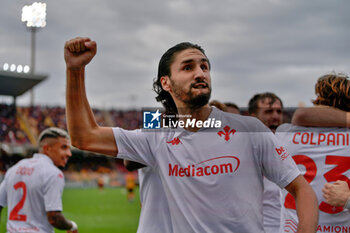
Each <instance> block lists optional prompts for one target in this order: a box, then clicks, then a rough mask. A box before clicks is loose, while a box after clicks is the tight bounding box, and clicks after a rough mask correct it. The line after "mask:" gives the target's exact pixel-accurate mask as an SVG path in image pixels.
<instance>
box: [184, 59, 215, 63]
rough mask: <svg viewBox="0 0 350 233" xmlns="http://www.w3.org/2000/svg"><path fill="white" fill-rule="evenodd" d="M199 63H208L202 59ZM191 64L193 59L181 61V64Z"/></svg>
mask: <svg viewBox="0 0 350 233" xmlns="http://www.w3.org/2000/svg"><path fill="white" fill-rule="evenodd" d="M200 61H201V62H206V63H209V60H208V59H207V58H202V59H201V60H200ZM192 62H194V59H188V60H184V61H182V62H181V64H187V63H192Z"/></svg>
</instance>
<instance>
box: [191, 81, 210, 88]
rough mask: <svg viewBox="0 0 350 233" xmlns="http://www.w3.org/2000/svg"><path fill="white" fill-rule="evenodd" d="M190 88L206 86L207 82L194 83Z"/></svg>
mask: <svg viewBox="0 0 350 233" xmlns="http://www.w3.org/2000/svg"><path fill="white" fill-rule="evenodd" d="M192 88H196V89H202V88H208V84H207V83H205V82H200V83H194V84H192Z"/></svg>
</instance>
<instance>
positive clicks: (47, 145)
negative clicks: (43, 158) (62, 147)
mask: <svg viewBox="0 0 350 233" xmlns="http://www.w3.org/2000/svg"><path fill="white" fill-rule="evenodd" d="M42 151H43V153H44V154H46V155H47V154H48V152H49V151H50V145H49V144H44V145H43V146H42Z"/></svg>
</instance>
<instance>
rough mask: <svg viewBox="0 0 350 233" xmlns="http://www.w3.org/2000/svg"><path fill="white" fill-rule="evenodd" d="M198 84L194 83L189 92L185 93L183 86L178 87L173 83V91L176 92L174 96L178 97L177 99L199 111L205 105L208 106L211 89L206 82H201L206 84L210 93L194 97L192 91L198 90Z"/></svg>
mask: <svg viewBox="0 0 350 233" xmlns="http://www.w3.org/2000/svg"><path fill="white" fill-rule="evenodd" d="M197 83H198V82H196V83H193V84H192V85H191V86H190V88H189V89H188V91H185V90H183V88H182V87H181V86H178V85H176V84H175V83H173V82H172V86H173V91H174V95H175V96H176V98H178V99H180V100H181V101H182V102H184V103H185V104H186V105H187V106H188V107H189V108H191V109H198V108H200V107H203V106H204V105H206V104H208V102H209V99H210V96H211V87H210V86H209V84H208V83H206V82H201V83H205V84H206V87H205V88H208V90H209V91H208V92H207V93H201V94H198V95H194V94H193V92H192V89H196V88H195V85H196V84H197Z"/></svg>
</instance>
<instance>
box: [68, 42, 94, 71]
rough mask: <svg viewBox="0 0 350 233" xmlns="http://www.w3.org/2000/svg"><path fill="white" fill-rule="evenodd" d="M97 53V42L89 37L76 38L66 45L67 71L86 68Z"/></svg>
mask: <svg viewBox="0 0 350 233" xmlns="http://www.w3.org/2000/svg"><path fill="white" fill-rule="evenodd" d="M96 51H97V46H96V42H95V41H92V40H91V39H90V38H87V37H76V38H74V39H72V40H69V41H67V42H66V43H65V45H64V60H65V61H66V65H67V69H81V68H84V67H85V66H86V65H87V64H89V62H90V61H91V60H92V58H93V57H94V56H95V54H96Z"/></svg>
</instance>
